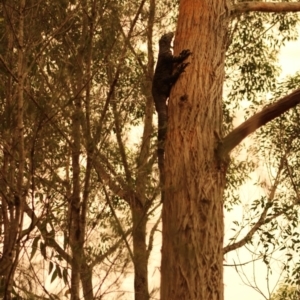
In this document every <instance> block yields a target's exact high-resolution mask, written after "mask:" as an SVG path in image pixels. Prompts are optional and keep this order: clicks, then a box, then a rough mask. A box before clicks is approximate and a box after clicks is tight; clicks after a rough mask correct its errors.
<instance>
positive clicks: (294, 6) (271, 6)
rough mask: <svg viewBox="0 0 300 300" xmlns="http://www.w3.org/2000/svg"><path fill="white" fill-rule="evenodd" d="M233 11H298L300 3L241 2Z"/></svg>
mask: <svg viewBox="0 0 300 300" xmlns="http://www.w3.org/2000/svg"><path fill="white" fill-rule="evenodd" d="M232 11H233V13H234V14H236V13H245V12H250V11H260V12H276V13H283V12H297V11H300V3H299V2H297V3H295V2H292V3H291V2H241V3H237V4H236V5H234V6H233V10H232Z"/></svg>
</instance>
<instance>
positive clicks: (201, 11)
mask: <svg viewBox="0 0 300 300" xmlns="http://www.w3.org/2000/svg"><path fill="white" fill-rule="evenodd" d="M227 18H228V16H227V13H226V7H225V0H202V1H199V0H183V1H180V10H179V19H178V28H177V32H176V37H175V55H176V54H178V53H179V52H180V51H181V50H183V49H190V50H191V51H192V52H193V55H192V57H191V58H190V59H189V60H188V61H190V65H189V66H188V67H187V69H186V72H185V73H184V74H183V75H182V76H181V78H180V79H179V81H178V82H177V83H176V85H175V87H174V89H173V90H172V93H171V97H170V100H169V109H168V117H169V120H168V133H167V141H166V152H165V155H166V158H165V170H166V187H165V191H166V199H165V202H164V203H163V215H162V220H163V247H162V265H161V267H162V273H161V276H162V277H161V299H162V300H169V299H174V300H177V299H178V300H179V299H180V300H184V299H189V300H192V299H195V300H196V299H197V300H207V299H209V300H222V299H223V252H222V247H223V233H224V232H223V231H224V228H223V201H222V198H223V190H224V185H225V173H226V172H225V170H226V166H225V165H223V164H222V162H220V161H218V160H217V158H216V154H215V149H216V146H217V145H218V142H219V141H218V137H220V136H222V130H221V128H222V85H223V80H224V54H225V46H226V33H227V22H228V19H227Z"/></svg>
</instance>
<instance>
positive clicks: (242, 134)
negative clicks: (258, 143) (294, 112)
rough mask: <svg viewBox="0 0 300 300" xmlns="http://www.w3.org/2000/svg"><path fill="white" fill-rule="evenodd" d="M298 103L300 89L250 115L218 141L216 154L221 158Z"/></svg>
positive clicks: (299, 101) (299, 100)
mask: <svg viewBox="0 0 300 300" xmlns="http://www.w3.org/2000/svg"><path fill="white" fill-rule="evenodd" d="M299 103H300V89H298V90H295V91H294V92H292V93H291V94H289V95H287V96H285V97H283V98H281V99H280V100H278V101H277V102H275V103H273V104H271V105H269V106H267V107H265V108H264V109H263V110H262V111H261V112H259V113H257V114H255V115H254V116H252V117H250V118H249V119H248V120H247V121H245V122H244V123H242V124H241V125H240V126H238V127H237V128H235V129H234V130H233V131H231V132H230V133H229V134H228V135H227V136H226V137H225V138H224V139H223V141H222V142H221V143H220V145H219V147H218V149H217V154H218V157H219V158H220V159H221V160H223V159H224V158H226V157H227V156H228V154H229V153H230V151H231V150H232V149H233V148H235V147H236V146H237V145H238V144H239V143H240V142H241V141H242V140H243V139H244V138H246V137H247V136H248V135H249V134H250V133H252V132H254V131H255V130H256V129H258V128H260V127H261V126H263V125H265V124H266V123H268V122H270V121H272V120H273V119H275V118H277V117H279V116H280V115H282V114H283V113H285V112H286V111H288V110H289V109H290V108H293V107H295V106H296V105H297V104H299Z"/></svg>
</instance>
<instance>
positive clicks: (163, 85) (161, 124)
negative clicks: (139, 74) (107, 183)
mask: <svg viewBox="0 0 300 300" xmlns="http://www.w3.org/2000/svg"><path fill="white" fill-rule="evenodd" d="M173 37H174V33H173V32H169V33H166V34H164V35H163V36H162V37H161V38H160V40H159V52H158V60H157V64H156V68H155V72H154V77H153V82H152V96H153V99H154V103H155V108H156V111H157V114H158V143H157V144H158V145H157V157H158V167H159V172H160V185H161V187H162V189H163V186H164V183H165V174H164V148H165V147H164V144H165V138H166V133H167V120H168V110H167V99H168V98H169V96H170V91H171V88H172V86H173V85H174V84H175V82H176V81H177V79H178V78H179V76H180V74H181V73H182V72H184V70H185V68H186V66H187V65H188V63H183V61H184V60H185V59H186V58H187V57H189V56H190V55H191V52H190V50H183V51H182V52H181V53H180V54H179V56H173V53H172V50H171V43H172V39H173ZM163 194H164V192H163V190H162V201H163V198H164V197H163Z"/></svg>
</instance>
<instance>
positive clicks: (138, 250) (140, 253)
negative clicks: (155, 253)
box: [132, 199, 149, 300]
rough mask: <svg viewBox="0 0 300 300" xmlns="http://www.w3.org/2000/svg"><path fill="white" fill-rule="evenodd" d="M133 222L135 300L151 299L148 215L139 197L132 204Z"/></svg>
mask: <svg viewBox="0 0 300 300" xmlns="http://www.w3.org/2000/svg"><path fill="white" fill-rule="evenodd" d="M132 222H133V231H132V239H133V258H134V262H133V264H134V294H135V300H149V291H148V255H147V246H146V224H147V216H146V213H145V210H144V209H143V207H142V205H141V204H140V203H138V200H137V199H136V200H135V201H134V205H133V206H132Z"/></svg>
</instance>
